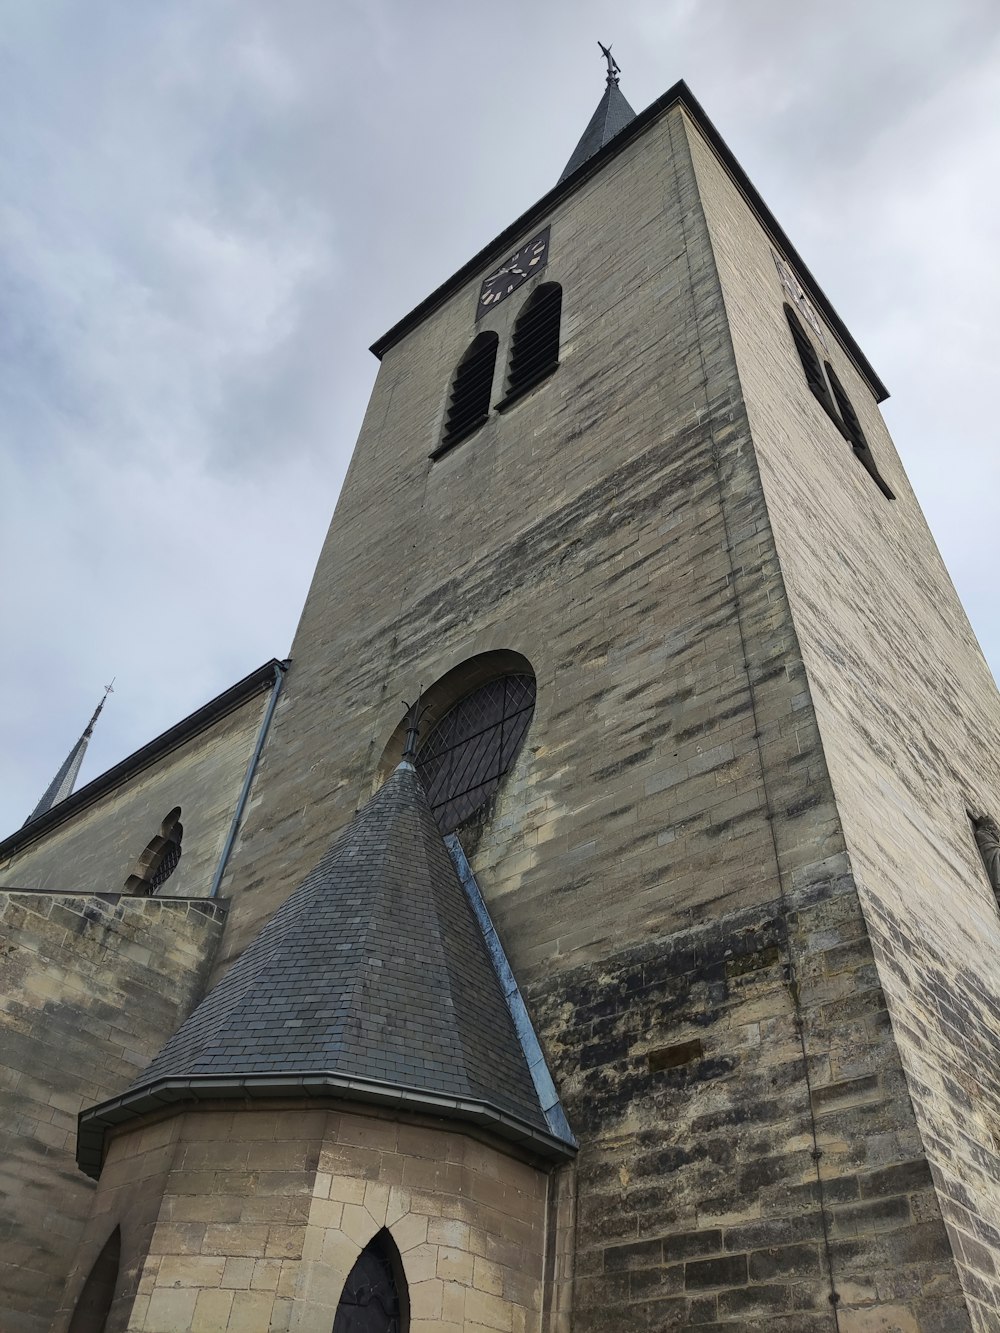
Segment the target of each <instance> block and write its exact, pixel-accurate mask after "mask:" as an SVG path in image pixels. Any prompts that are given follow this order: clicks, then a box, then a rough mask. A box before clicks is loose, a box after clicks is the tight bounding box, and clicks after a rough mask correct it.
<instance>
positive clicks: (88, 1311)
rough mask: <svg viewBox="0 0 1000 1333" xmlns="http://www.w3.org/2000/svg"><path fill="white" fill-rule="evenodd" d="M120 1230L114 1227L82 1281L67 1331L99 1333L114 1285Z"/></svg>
mask: <svg viewBox="0 0 1000 1333" xmlns="http://www.w3.org/2000/svg"><path fill="white" fill-rule="evenodd" d="M121 1257H122V1233H121V1229H120V1228H119V1227H115V1229H114V1231H112V1233H111V1235H110V1236H109V1237H108V1239H107V1241H106V1242H105V1245H104V1248H103V1250H101V1252H100V1254H99V1255H98V1256H97V1259H96V1261H95V1263H94V1266H93V1268H92V1269H91V1270H90V1273H89V1274H88V1276H87V1280H86V1282H85V1283H84V1284H83V1290H82V1291H81V1292H80V1299H79V1300H78V1301H77V1303H76V1308H75V1309H74V1311H73V1318H72V1319H71V1320H70V1323H69V1333H103V1330H104V1328H105V1325H106V1324H107V1319H108V1315H109V1314H110V1313H111V1305H112V1302H113V1301H114V1299H115V1288H116V1287H117V1285H118V1270H119V1268H120V1267H121Z"/></svg>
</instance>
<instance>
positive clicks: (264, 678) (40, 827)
mask: <svg viewBox="0 0 1000 1333" xmlns="http://www.w3.org/2000/svg"><path fill="white" fill-rule="evenodd" d="M288 665H289V663H288V661H281V660H280V659H279V658H277V657H272V658H271V660H270V661H269V662H265V663H264V665H263V666H259V667H258V668H257V670H256V671H252V672H251V673H250V675H249V676H244V677H243V679H242V680H239V681H237V682H236V684H235V685H231V686H230V687H229V689H228V690H224V691H223V692H222V694H218V695H216V697H215V698H214V699H210V700H209V702H208V703H207V704H204V705H203V706H202V707H201V708H199V709H197V710H196V711H195V712H193V713H190V714H188V716H187V717H186V718H183V719H182V721H180V722H178V723H177V725H176V726H173V727H171V728H170V730H169V731H164V732H163V733H162V734H161V735H159V736H157V737H155V738H154V739H153V740H151V741H150V742H149V743H148V744H147V745H144V746H143V747H142V748H141V749H140V750H136V751H134V752H133V753H132V754H130V755H128V756H127V757H126V758H125V759H123V760H122V761H121V763H119V764H115V766H114V767H113V768H109V769H108V770H107V772H106V773H102V774H101V775H100V777H96V778H94V780H93V782H88V783H87V785H86V786H85V787H81V788H80V790H79V791H75V792H73V794H72V796H67V797H66V799H65V800H64V801H60V802H59V804H58V805H54V806H53V807H52V809H51V810H46V812H45V814H43V815H39V816H38V818H37V819H33V820H31V822H30V823H28V824H25V825H23V827H21V828H19V829H18V830H17V832H16V833H12V834H11V835H10V836H9V837H8V838H4V840H3V841H2V842H0V858H2V857H5V856H10V855H11V854H12V853H14V852H17V851H20V849H21V848H22V847H26V846H28V845H29V844H30V843H32V842H36V841H37V840H38V839H39V838H41V837H43V836H44V835H45V834H46V833H48V832H49V830H50V829H53V828H55V827H56V826H57V825H59V824H61V823H63V821H64V820H67V819H70V818H71V817H72V816H73V815H75V814H76V813H77V812H78V811H79V810H83V809H84V808H85V807H86V806H88V805H92V804H93V803H94V801H97V800H99V799H100V798H101V797H102V796H104V795H105V794H106V793H107V792H109V791H113V790H114V788H115V787H117V786H119V785H120V784H121V783H122V782H126V781H128V779H129V778H131V777H134V776H135V774H136V773H141V772H142V770H143V769H144V768H148V767H149V765H150V764H152V763H155V761H156V760H157V759H162V758H163V756H164V755H165V754H169V753H170V752H171V750H176V749H178V748H179V747H180V746H181V745H184V744H185V742H187V741H189V740H190V739H191V738H192V737H193V736H197V735H198V733H199V732H200V731H204V730H205V728H206V727H208V726H211V724H212V723H213V722H218V721H219V719H220V718H223V717H225V716H226V715H227V714H229V713H232V712H235V710H236V709H237V708H239V707H240V706H241V704H244V703H246V701H247V700H248V699H252V698H253V697H254V695H256V694H260V692H261V691H262V690H263V689H265V688H266V687H268V686H269V685H271V684H272V683H273V682H274V673H275V671H277V670H286V669H287V667H288Z"/></svg>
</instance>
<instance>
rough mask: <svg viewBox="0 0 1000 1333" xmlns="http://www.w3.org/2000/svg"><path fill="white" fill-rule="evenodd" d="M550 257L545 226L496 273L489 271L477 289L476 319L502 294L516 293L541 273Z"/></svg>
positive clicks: (547, 233)
mask: <svg viewBox="0 0 1000 1333" xmlns="http://www.w3.org/2000/svg"><path fill="white" fill-rule="evenodd" d="M548 257H549V229H548V227H546V228H545V230H544V231H540V232H539V233H538V235H537V236H534V237H532V239H531V240H530V241H529V242H528V243H527V245H522V246H521V248H520V250H518V252H517V254H514V255H511V257H510V259H508V260H506V261H505V262H504V263H503V264H501V265H500V267H499V268H498V269H497V270H496V272H495V273H491V274H490V276H489V277H488V278H487V279H486V280H485V282H484V283H483V285H482V287H481V288H480V291H479V302H478V306H477V310H476V315H477V318H478V316H479V315H482V314H484V313H485V312H486V311H487V310H492V309H493V307H494V306H495V305H499V304H500V302H501V301H502V300H503V299H504V297H505V296H510V294H511V292H516V291H517V289H518V287H520V285H521V283H522V282H527V281H528V279H529V278H530V277H533V276H534V274H536V273H538V272H540V271H541V270H542V269H543V268H544V267H545V264H546V261H547V260H548Z"/></svg>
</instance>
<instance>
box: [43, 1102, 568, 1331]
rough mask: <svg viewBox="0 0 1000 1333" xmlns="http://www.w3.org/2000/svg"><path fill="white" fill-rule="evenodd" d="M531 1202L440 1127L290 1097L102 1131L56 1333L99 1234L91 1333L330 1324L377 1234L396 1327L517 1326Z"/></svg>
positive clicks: (517, 1178)
mask: <svg viewBox="0 0 1000 1333" xmlns="http://www.w3.org/2000/svg"><path fill="white" fill-rule="evenodd" d="M547 1191H548V1176H547V1174H546V1173H545V1172H544V1171H541V1170H539V1169H537V1168H536V1167H533V1166H530V1165H528V1164H526V1163H524V1162H520V1161H516V1160H514V1159H512V1158H511V1157H509V1156H508V1155H507V1154H505V1153H502V1152H499V1151H497V1150H496V1149H495V1148H492V1147H490V1146H488V1145H487V1144H485V1143H483V1142H479V1141H476V1140H474V1139H470V1138H468V1137H466V1136H465V1135H464V1134H462V1133H461V1132H460V1131H459V1130H456V1129H443V1128H441V1127H440V1126H434V1125H431V1124H427V1125H417V1124H403V1123H398V1122H396V1121H394V1120H391V1119H388V1118H385V1117H381V1116H378V1115H377V1114H376V1115H374V1116H367V1115H363V1114H360V1115H359V1114H357V1113H355V1112H350V1111H332V1110H331V1111H324V1110H304V1109H303V1107H302V1104H301V1103H295V1104H289V1105H287V1106H286V1107H284V1108H280V1107H279V1108H269V1109H266V1110H265V1109H262V1110H248V1109H240V1110H236V1111H233V1110H231V1109H227V1108H225V1107H222V1106H220V1107H219V1109H218V1110H203V1111H201V1110H200V1111H198V1112H187V1113H181V1114H178V1115H176V1116H173V1117H171V1118H170V1119H168V1120H164V1121H161V1122H159V1123H158V1124H155V1125H151V1126H149V1127H147V1128H138V1129H135V1130H131V1131H122V1132H120V1133H119V1134H118V1135H117V1136H116V1137H115V1138H114V1140H113V1142H112V1144H111V1147H110V1150H109V1152H108V1158H107V1164H106V1166H105V1169H104V1173H103V1175H102V1177H101V1182H100V1187H99V1189H98V1191H97V1195H96V1198H95V1201H94V1210H93V1213H92V1217H91V1223H90V1227H89V1234H88V1242H87V1244H86V1245H85V1246H84V1247H83V1248H82V1249H81V1251H80V1255H79V1259H78V1262H77V1264H76V1267H75V1270H74V1273H73V1276H72V1278H71V1281H70V1284H69V1286H68V1288H67V1292H66V1297H65V1300H64V1303H63V1309H62V1311H61V1314H60V1316H59V1317H58V1318H57V1320H56V1323H55V1325H54V1328H55V1333H64V1330H65V1329H66V1327H67V1326H68V1322H69V1319H70V1317H71V1313H72V1309H73V1306H74V1303H75V1301H76V1299H77V1296H78V1293H79V1291H80V1289H81V1288H82V1286H83V1282H84V1280H85V1278H86V1275H87V1273H88V1272H89V1270H90V1267H91V1265H92V1264H93V1262H94V1260H95V1259H96V1257H97V1255H98V1254H99V1252H100V1249H101V1247H102V1245H103V1244H104V1242H105V1240H106V1239H107V1237H108V1235H110V1234H111V1232H112V1231H113V1230H114V1227H115V1226H116V1225H118V1226H120V1227H121V1230H122V1250H123V1260H122V1269H123V1271H122V1275H121V1283H120V1287H119V1290H120V1295H119V1298H118V1300H117V1301H116V1305H115V1308H114V1310H113V1313H112V1319H111V1321H110V1322H109V1324H108V1333H119V1330H124V1329H126V1328H128V1329H129V1330H131V1331H132V1333H198V1331H200V1330H209V1329H213V1330H221V1331H224V1330H232V1333H281V1331H282V1330H285V1329H288V1330H298V1331H299V1333H315V1330H319V1329H325V1330H329V1329H330V1328H332V1327H333V1321H334V1317H335V1314H336V1310H337V1304H338V1302H339V1300H340V1296H341V1293H342V1290H343V1287H344V1282H345V1280H346V1278H347V1276H348V1274H349V1272H350V1270H351V1268H352V1267H353V1266H354V1263H355V1261H356V1260H357V1258H358V1256H359V1255H360V1253H361V1250H362V1249H363V1248H364V1246H365V1245H366V1244H367V1243H368V1241H369V1240H371V1238H372V1237H373V1236H374V1235H375V1234H376V1233H377V1232H378V1231H379V1230H380V1229H381V1228H383V1227H384V1228H386V1229H387V1230H388V1231H389V1233H390V1235H391V1236H392V1238H393V1240H394V1242H395V1245H396V1247H397V1249H398V1251H399V1254H400V1257H401V1260H402V1268H403V1273H404V1276H405V1284H406V1290H407V1297H408V1301H409V1310H410V1323H409V1328H410V1333H466V1330H468V1329H472V1328H477V1329H482V1330H484V1333H485V1330H496V1331H497V1333H529V1330H530V1331H531V1333H534V1331H535V1330H537V1328H538V1326H539V1319H540V1316H541V1309H542V1265H543V1250H544V1245H545V1231H546V1228H545V1219H546V1207H547ZM154 1218H155V1226H154V1225H152V1221H151V1219H154ZM150 1232H151V1233H152V1234H151V1236H150V1234H149V1233H150ZM140 1247H142V1248H146V1247H148V1253H146V1254H145V1255H143V1254H141V1253H139V1249H140ZM126 1253H127V1254H128V1256H129V1257H128V1259H126V1257H125V1255H126Z"/></svg>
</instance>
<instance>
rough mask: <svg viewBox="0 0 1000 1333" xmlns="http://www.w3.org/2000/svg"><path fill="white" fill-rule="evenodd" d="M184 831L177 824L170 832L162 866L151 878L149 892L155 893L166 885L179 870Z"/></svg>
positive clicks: (162, 858) (157, 868)
mask: <svg viewBox="0 0 1000 1333" xmlns="http://www.w3.org/2000/svg"><path fill="white" fill-rule="evenodd" d="M183 835H184V830H183V828H182V827H181V825H180V824H177V825H175V826H174V828H172V829H171V830H170V834H169V835H168V838H167V845H166V847H165V848H164V851H163V856H162V857H161V859H160V864H159V865H158V866H157V867H156V869H155V870H154V871H153V873H152V875H150V877H149V892H150V893H155V892H156V890H157V889H158V888H160V886H161V885H163V884H166V882H167V880H168V879H169V878H170V876H171V875H172V874H173V873H174V871H175V870H176V869H177V865H178V862H179V861H180V859H181V838H182V837H183Z"/></svg>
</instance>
